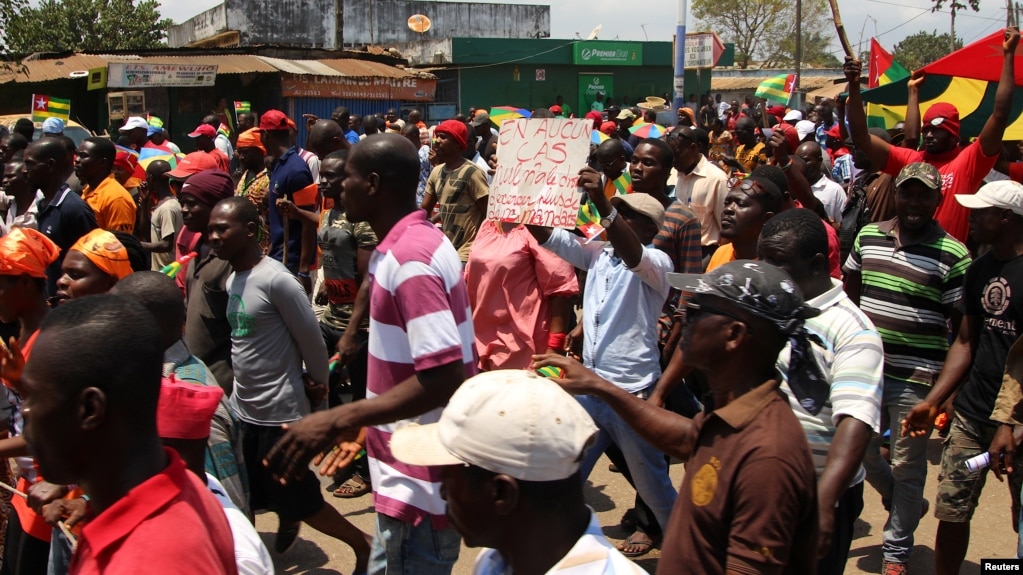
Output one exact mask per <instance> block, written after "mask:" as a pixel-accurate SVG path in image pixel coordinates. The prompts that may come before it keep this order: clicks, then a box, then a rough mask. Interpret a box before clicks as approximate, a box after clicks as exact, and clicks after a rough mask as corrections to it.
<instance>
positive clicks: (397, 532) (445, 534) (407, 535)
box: [369, 513, 462, 575]
mask: <svg viewBox="0 0 1023 575" xmlns="http://www.w3.org/2000/svg"><path fill="white" fill-rule="evenodd" d="M461 547H462V537H461V536H460V535H459V534H458V532H457V531H455V530H454V529H452V528H450V527H449V528H447V529H434V527H433V524H432V523H431V522H430V521H429V520H427V521H423V522H422V523H420V524H419V525H412V524H411V523H406V522H404V521H401V520H400V519H395V518H393V517H388V516H386V515H383V514H380V513H377V521H376V534H375V535H374V537H373V548H372V549H371V550H370V555H369V573H370V575H420V574H422V575H450V574H451V569H452V567H454V566H455V561H458V551H459V550H460V549H461Z"/></svg>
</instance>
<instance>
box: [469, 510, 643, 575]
mask: <svg viewBox="0 0 1023 575" xmlns="http://www.w3.org/2000/svg"><path fill="white" fill-rule="evenodd" d="M555 573H557V574H561V575H625V574H628V575H645V574H646V571H644V570H643V569H640V568H639V566H638V565H636V564H635V563H633V562H632V561H629V560H628V559H627V558H626V557H625V556H624V555H622V554H621V552H619V551H618V550H617V549H615V547H614V545H612V544H611V542H610V541H608V540H607V537H604V531H603V530H602V529H601V527H600V523H599V522H598V521H597V516H596V514H594V513H593V511H592V510H590V524H589V526H587V527H586V532H585V533H583V535H582V537H580V538H579V539H578V540H577V541H576V542H575V545H573V546H572V548H571V549H570V550H569V551H568V554H566V555H565V556H564V557H562V558H561V560H560V561H558V562H557V563H556V564H555V565H554V567H551V568H550V570H549V571H547V574H548V575H553V574H555ZM472 575H511V565H508V564H507V563H506V562H505V560H504V557H502V556H501V553H500V552H498V551H497V549H484V550H483V551H481V552H480V554H479V555H478V556H477V557H476V563H474V564H473V566H472Z"/></svg>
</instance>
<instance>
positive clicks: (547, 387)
mask: <svg viewBox="0 0 1023 575" xmlns="http://www.w3.org/2000/svg"><path fill="white" fill-rule="evenodd" d="M596 434H597V426H596V425H594V423H593V420H592V419H591V418H590V416H589V414H587V413H586V410H585V409H583V407H582V406H581V405H579V402H578V401H576V400H575V398H573V397H572V396H571V395H569V394H568V392H566V391H565V390H563V389H561V387H560V386H559V385H558V384H556V383H554V382H553V381H550V380H548V379H545V378H543V377H541V376H539V375H537V374H536V373H533V372H531V371H524V370H513V369H505V370H497V371H488V372H485V373H481V374H479V375H477V376H475V377H472V378H470V379H468V380H466V381H465V382H464V383H463V384H462V385H461V386H460V387H459V388H458V390H457V391H455V393H454V395H452V396H451V400H450V401H449V402H448V406H447V407H445V408H444V411H443V412H442V413H441V416H440V420H439V421H438V422H437V423H431V424H428V425H416V424H412V425H408V426H405V427H403V428H401V429H399V430H397V431H396V432H394V435H392V436H391V453H392V454H393V455H394V457H395V458H396V459H397V460H398V461H401V462H402V463H405V464H408V465H423V466H437V465H462V464H466V463H468V464H470V465H475V466H476V467H480V468H482V469H486V470H487V471H491V472H494V473H503V474H506V475H509V476H511V477H514V478H515V479H519V480H521V481H558V480H561V479H565V478H568V477H571V476H572V474H573V473H575V472H576V471H578V470H579V466H580V465H581V464H582V460H583V452H584V451H585V450H586V448H587V447H588V446H589V445H590V444H591V443H592V441H593V440H594V439H595V437H596Z"/></svg>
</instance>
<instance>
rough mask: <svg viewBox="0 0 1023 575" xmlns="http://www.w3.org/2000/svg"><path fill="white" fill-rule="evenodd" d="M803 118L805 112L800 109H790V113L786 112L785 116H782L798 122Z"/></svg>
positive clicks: (786, 119) (789, 120)
mask: <svg viewBox="0 0 1023 575" xmlns="http://www.w3.org/2000/svg"><path fill="white" fill-rule="evenodd" d="M802 119H803V113H802V112H800V111H799V110H789V113H788V114H785V117H784V118H782V120H785V121H786V122H798V121H800V120H802Z"/></svg>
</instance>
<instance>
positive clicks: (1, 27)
mask: <svg viewBox="0 0 1023 575" xmlns="http://www.w3.org/2000/svg"><path fill="white" fill-rule="evenodd" d="M27 7H28V2H27V0H0V73H6V72H12V71H16V70H18V69H19V65H18V64H17V63H16V59H15V57H14V54H13V53H12V50H11V47H10V40H9V36H10V32H5V30H8V31H9V30H10V29H11V21H12V20H13V19H14V18H16V17H17V16H18V14H20V13H21V12H22V11H24V10H25V9H26V8H27Z"/></svg>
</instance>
